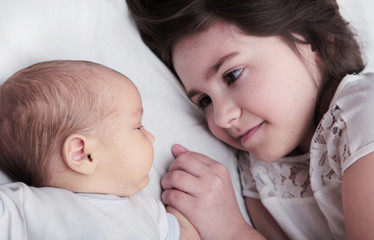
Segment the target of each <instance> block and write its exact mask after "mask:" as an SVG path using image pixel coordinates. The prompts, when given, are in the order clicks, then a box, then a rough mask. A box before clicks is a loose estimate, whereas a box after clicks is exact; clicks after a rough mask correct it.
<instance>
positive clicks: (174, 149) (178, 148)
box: [171, 144, 188, 157]
mask: <svg viewBox="0 0 374 240" xmlns="http://www.w3.org/2000/svg"><path fill="white" fill-rule="evenodd" d="M171 151H172V153H173V155H174V157H178V156H179V155H180V154H182V153H185V152H188V149H187V148H185V147H183V146H182V145H180V144H175V145H173V146H172V148H171Z"/></svg>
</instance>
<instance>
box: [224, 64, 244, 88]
mask: <svg viewBox="0 0 374 240" xmlns="http://www.w3.org/2000/svg"><path fill="white" fill-rule="evenodd" d="M242 72H243V68H239V69H235V70H233V71H231V72H229V73H227V74H226V75H224V76H223V79H224V81H225V82H226V83H227V85H231V84H232V83H234V82H235V81H236V80H238V78H239V77H240V75H241V74H242Z"/></svg>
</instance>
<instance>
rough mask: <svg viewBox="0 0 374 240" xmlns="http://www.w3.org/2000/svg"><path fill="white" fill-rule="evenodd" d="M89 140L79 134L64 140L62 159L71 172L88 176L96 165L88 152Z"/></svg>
mask: <svg viewBox="0 0 374 240" xmlns="http://www.w3.org/2000/svg"><path fill="white" fill-rule="evenodd" d="M89 141H90V140H89V139H88V138H87V137H85V136H83V135H80V134H72V135H70V136H69V137H68V138H66V140H65V142H64V145H63V159H64V161H65V163H66V165H67V166H68V168H70V169H71V170H73V171H75V172H78V173H81V174H85V175H90V174H92V173H93V172H94V171H95V169H96V165H97V161H96V160H95V159H94V157H93V156H92V154H91V153H90V151H89Z"/></svg>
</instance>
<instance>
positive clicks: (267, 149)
mask: <svg viewBox="0 0 374 240" xmlns="http://www.w3.org/2000/svg"><path fill="white" fill-rule="evenodd" d="M127 2H128V4H129V9H130V11H131V12H132V15H133V17H134V19H135V22H136V23H137V26H138V28H139V30H140V33H141V36H142V38H143V40H144V41H145V43H146V44H147V45H148V46H149V47H150V48H151V49H152V50H153V51H154V52H155V53H156V54H157V55H158V56H159V57H160V58H161V59H162V60H163V61H164V62H165V63H166V64H167V65H168V66H169V68H170V69H171V70H172V71H174V73H175V74H176V75H177V76H178V77H179V79H180V80H181V82H182V83H183V85H184V87H185V88H186V91H187V93H188V95H189V97H190V98H191V99H192V101H193V102H195V103H196V104H198V105H200V106H202V107H203V108H204V112H205V115H206V117H207V121H208V125H209V128H210V130H211V131H212V133H213V134H214V135H215V136H217V137H218V138H219V139H221V140H223V141H225V142H226V143H229V144H230V145H232V146H235V147H237V148H240V149H243V150H247V151H250V152H251V153H253V154H254V155H255V156H257V157H259V158H260V159H262V160H268V161H273V160H276V159H277V158H279V157H282V156H284V155H287V154H289V153H290V152H291V151H292V150H293V149H295V148H297V147H299V148H300V149H301V150H302V151H308V147H309V144H310V139H311V135H312V134H313V129H314V127H315V125H316V123H317V122H318V121H319V120H320V118H321V116H322V114H323V113H324V111H326V106H327V105H328V102H329V100H330V99H331V97H332V95H333V92H334V91H335V89H336V87H337V84H338V83H339V82H340V80H341V79H342V78H343V77H344V76H345V75H346V74H348V73H354V72H357V73H358V72H360V71H361V70H362V69H363V67H364V64H363V61H362V58H361V54H360V49H359V45H358V44H357V42H356V40H355V39H354V34H353V33H352V31H351V30H350V28H349V26H348V24H347V22H346V21H344V19H343V18H342V17H341V16H340V14H339V11H338V6H337V4H336V1H334V0H291V1H289V0H262V1H257V0H252V1H251V0H190V1H169V2H168V1H162V3H160V2H156V1H155V2H153V1H145V0H144V1H142V0H136V1H135V0H134V1H132V0H127ZM254 135H256V136H255V138H254V137H253V136H254Z"/></svg>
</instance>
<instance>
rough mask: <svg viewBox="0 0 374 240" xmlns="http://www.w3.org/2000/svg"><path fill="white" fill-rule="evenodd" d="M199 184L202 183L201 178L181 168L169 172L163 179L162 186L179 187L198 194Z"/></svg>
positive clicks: (164, 187) (191, 193) (192, 193)
mask: <svg viewBox="0 0 374 240" xmlns="http://www.w3.org/2000/svg"><path fill="white" fill-rule="evenodd" d="M199 185H201V184H200V179H199V178H197V177H196V176H194V175H191V174H190V173H188V172H185V171H180V170H174V171H171V172H168V173H166V174H165V175H164V176H163V177H162V179H161V186H162V188H163V189H165V190H166V189H178V190H180V191H183V192H186V193H189V194H190V195H195V194H196V191H197V190H198V189H199Z"/></svg>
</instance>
